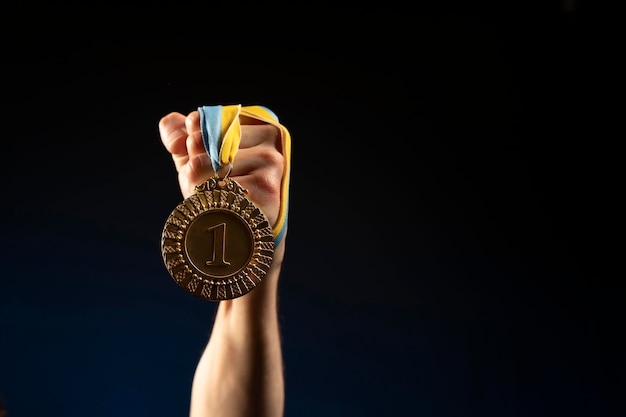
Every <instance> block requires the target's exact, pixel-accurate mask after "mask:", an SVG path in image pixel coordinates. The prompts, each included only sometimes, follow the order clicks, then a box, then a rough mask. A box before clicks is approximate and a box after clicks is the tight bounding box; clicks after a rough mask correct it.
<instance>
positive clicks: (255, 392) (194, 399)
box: [159, 111, 285, 417]
mask: <svg viewBox="0 0 626 417" xmlns="http://www.w3.org/2000/svg"><path fill="white" fill-rule="evenodd" d="M159 132H160V135H161V139H162V141H163V145H164V146H165V148H166V149H167V150H168V151H169V152H170V153H171V154H172V158H173V161H174V164H175V166H176V170H177V172H178V178H179V184H180V187H181V192H182V194H183V197H185V198H186V197H188V196H189V195H191V194H192V193H193V192H194V186H195V185H197V184H199V183H201V182H202V181H204V180H206V179H207V178H208V177H210V176H211V175H213V174H214V173H213V170H212V167H211V163H210V161H209V157H208V155H207V153H206V150H205V149H204V144H203V142H202V135H201V131H200V122H199V114H198V112H197V111H194V112H191V113H190V114H189V115H188V116H187V117H185V116H184V115H182V114H180V113H171V114H169V115H167V116H165V117H163V118H162V119H161V121H160V122H159ZM280 146H281V145H280V135H279V132H278V129H277V128H276V127H274V126H271V125H244V126H242V136H241V143H240V146H239V151H238V153H237V158H236V161H235V163H234V164H233V170H232V172H231V177H232V178H233V179H234V180H235V181H237V182H238V183H240V184H241V185H242V186H243V187H245V188H247V189H248V190H249V194H248V196H249V197H250V199H252V200H253V201H254V202H255V203H256V204H257V205H258V206H259V207H260V208H261V210H263V212H264V213H265V215H266V216H267V217H268V220H269V221H270V222H272V224H275V222H276V220H277V218H278V212H279V207H280V184H281V178H282V175H283V162H284V158H283V156H282V154H281V148H280ZM284 253H285V239H283V240H282V242H281V243H280V244H279V245H278V247H277V248H275V252H274V259H273V262H272V266H271V268H270V270H269V271H268V273H267V275H266V276H265V278H264V280H263V282H262V283H261V285H259V286H258V287H257V288H255V289H254V290H253V291H251V292H250V293H248V294H246V295H244V296H242V297H239V298H235V299H233V300H226V301H220V302H219V306H218V309H217V313H216V316H215V321H214V323H213V329H212V331H211V336H210V338H209V342H208V344H207V346H206V348H205V350H204V353H203V354H202V357H201V358H200V361H199V363H198V366H197V368H196V372H195V375H194V379H193V385H192V390H191V406H190V416H191V417H208V416H217V415H219V416H223V417H226V416H238V417H241V416H282V415H283V411H284V380H283V367H282V350H281V340H280V329H279V323H278V312H277V302H278V300H277V290H278V279H279V276H280V271H281V265H282V261H283V258H284Z"/></svg>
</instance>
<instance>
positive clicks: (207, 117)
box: [198, 104, 291, 246]
mask: <svg viewBox="0 0 626 417" xmlns="http://www.w3.org/2000/svg"><path fill="white" fill-rule="evenodd" d="M198 112H199V113H200V129H201V131H202V140H203V142H204V147H205V149H206V151H207V153H208V154H209V157H210V158H211V165H213V170H214V171H215V172H216V173H218V172H219V171H220V170H221V169H222V168H223V167H225V166H231V165H232V164H233V162H234V161H235V156H236V155H237V151H238V150H239V142H240V141H241V125H242V124H256V123H250V122H251V120H250V119H254V120H258V121H261V122H264V123H269V124H271V125H273V126H276V127H277V128H278V129H279V131H280V136H281V141H282V148H283V156H284V160H285V165H284V168H283V178H282V183H281V190H280V198H281V202H280V209H279V212H278V220H277V221H276V224H275V225H274V245H275V246H278V244H279V243H280V242H281V240H282V239H283V237H284V234H285V231H286V225H287V213H288V211H289V210H288V208H289V175H290V170H291V165H290V160H291V135H290V134H289V131H288V130H287V128H285V127H284V126H283V125H282V124H281V123H280V122H279V120H278V116H276V114H275V113H274V112H273V111H271V110H270V109H268V108H267V107H264V106H242V105H241V104H233V105H226V106H222V105H216V106H201V107H198ZM242 116H243V117H242Z"/></svg>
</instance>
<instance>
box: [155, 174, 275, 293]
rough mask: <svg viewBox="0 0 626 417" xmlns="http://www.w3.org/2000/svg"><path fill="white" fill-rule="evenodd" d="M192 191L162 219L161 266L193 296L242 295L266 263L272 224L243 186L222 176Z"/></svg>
mask: <svg viewBox="0 0 626 417" xmlns="http://www.w3.org/2000/svg"><path fill="white" fill-rule="evenodd" d="M195 191H196V192H195V194H193V195H191V196H190V197H188V198H186V199H185V200H184V201H183V202H181V203H180V204H179V205H178V206H176V208H175V209H174V210H173V211H172V213H171V214H170V215H169V217H168V218H167V221H166V222H165V226H164V228H163V233H162V237H161V252H162V255H163V261H164V263H165V267H166V268H167V270H168V272H169V273H170V275H171V276H172V278H173V279H174V281H175V282H176V283H177V284H178V285H179V286H180V287H182V288H184V289H185V290H187V291H188V292H189V293H191V294H193V295H195V296H197V297H200V298H203V299H206V300H209V301H220V300H229V299H233V298H237V297H240V296H242V295H245V294H247V293H248V292H250V291H251V290H253V289H254V288H255V287H256V286H257V285H258V284H260V283H261V282H262V281H263V278H264V277H265V274H266V273H267V271H268V270H269V268H270V265H271V263H272V259H273V256H274V237H273V231H272V227H271V225H270V223H269V221H268V219H267V217H266V216H265V214H264V213H263V212H262V211H261V209H260V208H258V207H257V206H256V205H255V204H254V202H252V200H250V199H249V198H247V197H246V194H247V190H246V189H244V188H243V187H242V186H241V185H239V183H237V182H236V181H234V180H233V179H231V178H229V177H228V176H226V177H225V178H220V177H217V176H215V177H213V178H210V179H209V180H208V181H206V182H205V183H204V184H201V185H199V186H196V189H195Z"/></svg>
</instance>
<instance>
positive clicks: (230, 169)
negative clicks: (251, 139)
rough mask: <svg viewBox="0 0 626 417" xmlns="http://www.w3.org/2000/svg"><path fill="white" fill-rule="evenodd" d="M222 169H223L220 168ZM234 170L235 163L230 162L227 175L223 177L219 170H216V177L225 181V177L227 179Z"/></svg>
mask: <svg viewBox="0 0 626 417" xmlns="http://www.w3.org/2000/svg"><path fill="white" fill-rule="evenodd" d="M220 171H221V170H220ZM232 171H233V164H232V163H230V164H228V171H226V175H224V176H223V177H220V176H219V174H218V172H215V178H216V179H217V180H218V181H224V180H225V179H227V178H228V177H230V173H231V172H232Z"/></svg>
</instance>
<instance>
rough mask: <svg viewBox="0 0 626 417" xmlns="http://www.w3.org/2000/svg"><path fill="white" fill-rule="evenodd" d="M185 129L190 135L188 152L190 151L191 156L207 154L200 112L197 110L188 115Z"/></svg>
mask: <svg viewBox="0 0 626 417" xmlns="http://www.w3.org/2000/svg"><path fill="white" fill-rule="evenodd" d="M185 129H186V131H187V135H188V138H187V153H189V157H190V158H194V157H195V156H197V155H201V154H206V153H207V151H206V148H205V146H204V141H203V140H202V131H201V130H200V113H199V112H198V111H197V110H196V111H192V112H191V113H189V114H188V115H187V118H186V119H185Z"/></svg>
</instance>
